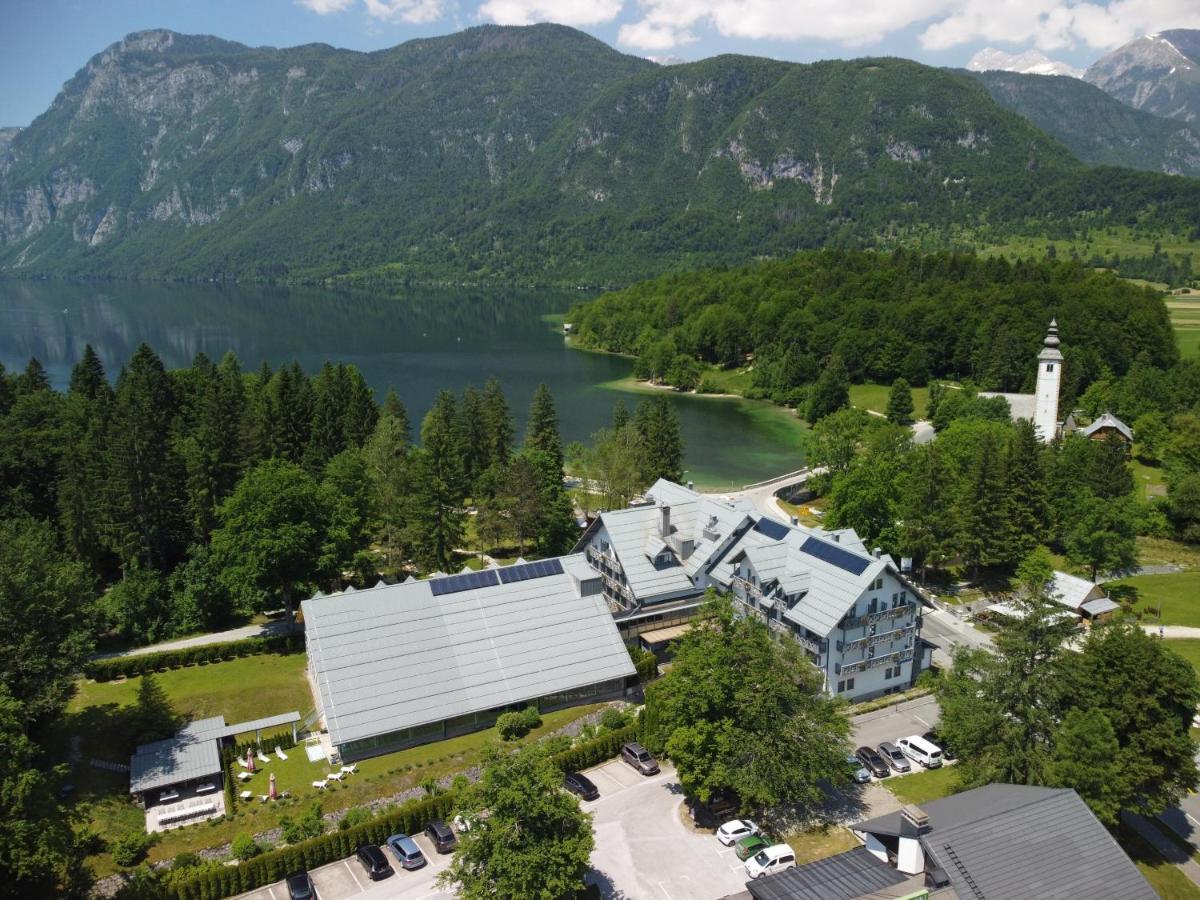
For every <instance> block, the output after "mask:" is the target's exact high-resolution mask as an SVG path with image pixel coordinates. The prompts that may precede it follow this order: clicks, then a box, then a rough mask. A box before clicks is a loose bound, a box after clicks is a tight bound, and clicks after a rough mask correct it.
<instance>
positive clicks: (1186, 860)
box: [1121, 812, 1200, 885]
mask: <svg viewBox="0 0 1200 900" xmlns="http://www.w3.org/2000/svg"><path fill="white" fill-rule="evenodd" d="M1121 820H1122V821H1123V822H1124V823H1125V824H1126V825H1128V826H1129V827H1130V828H1132V829H1133V830H1134V831H1136V832H1137V833H1138V834H1139V835H1141V836H1142V838H1143V839H1145V841H1146V842H1147V843H1149V844H1152V845H1153V846H1154V849H1155V850H1157V851H1158V852H1159V853H1161V854H1162V856H1163V859H1165V860H1166V861H1167V862H1169V863H1172V864H1173V865H1175V866H1176V867H1178V869H1179V870H1180V871H1181V872H1183V874H1184V875H1186V876H1187V877H1188V879H1189V880H1190V881H1192V883H1194V884H1196V885H1200V864H1197V863H1196V860H1194V859H1193V858H1192V856H1191V854H1189V853H1188V852H1187V851H1186V850H1184V848H1182V847H1180V846H1179V844H1177V843H1176V842H1175V841H1173V840H1171V838H1169V837H1167V835H1165V834H1163V833H1162V831H1161V830H1160V829H1159V827H1158V826H1157V825H1155V824H1154V823H1152V822H1150V821H1148V820H1146V819H1144V818H1142V817H1141V816H1138V815H1134V814H1133V813H1128V812H1126V813H1121Z"/></svg>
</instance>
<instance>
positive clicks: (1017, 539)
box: [996, 419, 1050, 561]
mask: <svg viewBox="0 0 1200 900" xmlns="http://www.w3.org/2000/svg"><path fill="white" fill-rule="evenodd" d="M1044 457H1045V445H1044V444H1042V443H1041V441H1039V440H1038V437H1037V432H1036V431H1034V428H1033V423H1031V422H1030V421H1028V420H1027V419H1020V420H1018V421H1017V423H1016V425H1014V426H1013V432H1012V436H1011V437H1010V438H1009V441H1008V452H1007V454H1006V459H1005V464H1004V506H1003V507H1002V515H1000V516H999V517H998V519H997V521H996V528H997V529H998V530H1000V531H1002V532H1003V533H1004V541H1003V546H1004V547H1005V554H1004V555H1005V556H1006V558H1007V560H1008V561H1016V560H1020V559H1024V558H1025V557H1026V555H1028V554H1029V552H1030V551H1032V550H1033V549H1034V548H1035V547H1037V546H1038V545H1040V544H1044V543H1045V542H1046V541H1047V540H1048V539H1049V523H1050V511H1049V506H1048V504H1047V499H1046V496H1047V488H1046V470H1045V467H1044V465H1043V460H1044Z"/></svg>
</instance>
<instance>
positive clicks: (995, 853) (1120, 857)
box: [854, 784, 1156, 900]
mask: <svg viewBox="0 0 1200 900" xmlns="http://www.w3.org/2000/svg"><path fill="white" fill-rule="evenodd" d="M921 809H922V810H924V812H925V813H926V814H927V815H928V816H929V830H928V832H927V833H925V834H924V835H922V836H921V844H922V846H923V847H924V848H925V852H926V854H927V857H928V861H927V864H932V865H936V866H938V867H940V868H941V869H942V870H944V871H945V872H946V874H947V876H949V878H950V882H951V884H952V885H953V887H954V889H955V891H956V892H957V893H958V895H959V896H960V897H961V898H963V900H969V898H980V900H982V898H985V897H986V898H987V900H1009V898H1012V900H1025V898H1028V897H1040V898H1061V900H1071V898H1076V897H1088V898H1090V900H1142V898H1144V900H1153V898H1154V897H1155V896H1156V895H1155V893H1154V891H1153V890H1151V888H1150V885H1148V884H1147V883H1146V881H1145V879H1143V878H1142V876H1141V875H1140V874H1139V873H1138V870H1137V868H1136V867H1135V866H1134V865H1133V863H1132V862H1131V861H1130V859H1129V857H1128V856H1126V855H1125V852H1124V851H1123V850H1122V849H1121V848H1120V847H1119V846H1118V845H1117V842H1116V841H1115V840H1113V837H1112V835H1110V834H1109V833H1108V831H1107V830H1106V829H1105V828H1104V826H1103V825H1101V824H1100V822H1099V821H1098V820H1097V819H1096V817H1095V816H1094V815H1092V812H1091V810H1089V809H1088V808H1087V805H1086V804H1085V803H1084V802H1083V801H1082V800H1081V799H1080V798H1079V795H1078V794H1076V793H1075V792H1074V791H1072V790H1070V789H1062V790H1060V789H1054V788H1042V787H1027V786H1024V785H1014V784H990V785H986V786H984V787H981V788H977V789H975V790H973V791H966V792H964V793H962V794H955V795H954V796H951V797H945V798H943V799H941V800H935V801H933V802H931V803H927V804H924V805H923V806H922V807H921ZM900 828H901V817H900V814H899V813H892V814H889V815H887V816H880V817H879V818H877V819H872V820H870V821H868V822H864V823H862V824H860V825H855V826H854V829H855V830H856V831H862V832H870V833H873V834H890V835H895V834H898V833H899V830H900Z"/></svg>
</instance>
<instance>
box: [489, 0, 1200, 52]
mask: <svg viewBox="0 0 1200 900" xmlns="http://www.w3.org/2000/svg"><path fill="white" fill-rule="evenodd" d="M491 2H492V3H499V2H505V3H521V2H525V0H491ZM572 2H574V0H572ZM489 5H490V4H489ZM546 5H549V4H548V3H547V4H546ZM639 7H640V12H641V18H639V19H638V20H637V21H635V22H631V23H628V24H626V25H623V26H622V27H621V30H620V34H619V36H618V41H619V42H620V43H622V44H625V45H628V46H631V47H637V48H639V49H642V50H666V49H669V48H671V47H673V46H677V45H678V44H681V43H686V42H687V41H689V40H695V39H696V35H695V30H694V29H696V28H699V27H705V26H707V27H709V28H712V29H713V30H715V31H716V32H717V33H718V34H720V35H723V36H725V37H736V38H746V39H751V40H761V39H768V40H801V39H806V38H816V39H821V40H828V41H835V42H838V43H841V44H844V45H847V46H863V45H866V44H872V43H876V42H878V41H880V40H882V39H883V38H885V37H886V36H887V35H889V34H892V33H894V32H897V31H902V30H904V29H907V28H911V27H914V26H916V27H919V26H921V25H924V26H925V27H924V30H923V31H922V32H921V34H920V36H919V39H920V42H921V45H922V46H923V47H925V48H926V49H928V50H945V49H947V48H950V47H956V46H960V45H962V44H966V43H969V42H972V41H987V42H989V43H999V42H1005V43H1013V44H1030V43H1032V44H1034V45H1036V46H1037V47H1039V48H1041V49H1043V50H1055V49H1058V48H1062V47H1071V46H1077V45H1081V44H1082V45H1087V46H1089V47H1095V48H1104V49H1108V48H1112V47H1116V46H1119V45H1120V44H1123V43H1125V42H1127V41H1129V40H1132V39H1133V38H1134V37H1137V36H1138V35H1139V34H1143V33H1145V32H1148V31H1160V30H1163V29H1167V28H1196V27H1200V4H1197V2H1196V0H1110V2H1107V3H1104V2H1088V0H842V2H840V3H831V2H829V0H639Z"/></svg>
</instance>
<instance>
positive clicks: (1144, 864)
mask: <svg viewBox="0 0 1200 900" xmlns="http://www.w3.org/2000/svg"><path fill="white" fill-rule="evenodd" d="M1117 840H1118V843H1120V845H1121V848H1122V849H1123V850H1124V851H1125V852H1126V853H1128V854H1129V858H1130V859H1132V860H1133V862H1134V865H1136V866H1137V867H1138V871H1139V872H1141V873H1142V877H1143V878H1145V879H1146V880H1147V881H1148V882H1150V887H1152V888H1154V892H1155V893H1156V894H1158V896H1159V897H1162V898H1163V900H1196V898H1200V887H1197V886H1196V885H1195V884H1193V883H1192V882H1191V880H1190V879H1189V878H1188V877H1187V876H1186V875H1184V874H1183V871H1182V870H1181V869H1180V868H1179V867H1178V866H1175V865H1173V864H1171V863H1170V862H1168V861H1167V860H1166V859H1164V858H1163V855H1162V854H1161V853H1159V852H1158V850H1156V849H1155V848H1154V847H1153V846H1151V845H1150V844H1149V843H1147V842H1146V841H1145V839H1143V838H1142V836H1141V835H1139V834H1137V833H1136V832H1134V831H1133V830H1132V829H1129V828H1122V829H1121V830H1120V832H1119V833H1118V835H1117Z"/></svg>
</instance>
